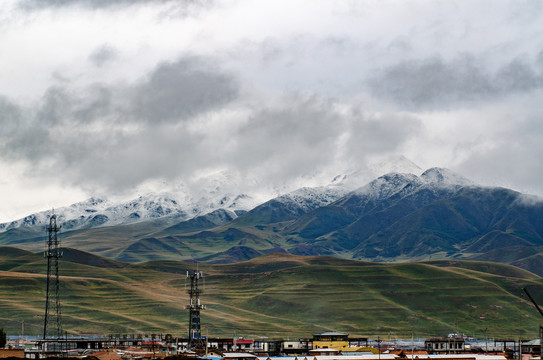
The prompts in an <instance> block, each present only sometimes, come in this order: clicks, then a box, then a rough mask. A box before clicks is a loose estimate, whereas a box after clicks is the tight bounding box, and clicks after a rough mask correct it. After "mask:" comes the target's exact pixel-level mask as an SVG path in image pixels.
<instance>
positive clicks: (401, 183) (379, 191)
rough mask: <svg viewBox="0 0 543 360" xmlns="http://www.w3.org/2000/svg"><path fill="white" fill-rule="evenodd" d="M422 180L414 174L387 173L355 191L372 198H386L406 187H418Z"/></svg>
mask: <svg viewBox="0 0 543 360" xmlns="http://www.w3.org/2000/svg"><path fill="white" fill-rule="evenodd" d="M422 184H423V182H422V180H421V179H420V178H419V177H418V176H417V175H414V174H400V173H389V174H386V175H383V176H380V177H378V178H377V179H375V180H373V181H372V182H370V183H369V184H367V185H365V186H363V187H361V188H359V189H358V190H356V191H355V193H357V194H359V195H367V196H370V197H371V198H374V199H386V198H389V197H391V196H393V195H395V194H398V193H400V192H405V191H406V190H408V189H412V188H416V187H419V186H421V185H422Z"/></svg>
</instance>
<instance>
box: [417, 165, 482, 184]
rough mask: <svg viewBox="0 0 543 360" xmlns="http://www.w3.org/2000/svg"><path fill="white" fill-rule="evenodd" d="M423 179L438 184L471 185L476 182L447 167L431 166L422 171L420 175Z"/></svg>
mask: <svg viewBox="0 0 543 360" xmlns="http://www.w3.org/2000/svg"><path fill="white" fill-rule="evenodd" d="M420 178H421V179H422V180H424V181H425V182H426V183H432V184H438V185H460V186H470V185H474V183H473V182H472V181H471V180H469V179H467V178H465V177H463V176H462V175H460V174H457V173H455V172H454V171H451V170H449V169H445V168H438V167H434V168H430V169H428V170H426V171H425V172H423V173H422V175H421V176H420Z"/></svg>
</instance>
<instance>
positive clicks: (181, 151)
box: [0, 58, 237, 190]
mask: <svg viewBox="0 0 543 360" xmlns="http://www.w3.org/2000/svg"><path fill="white" fill-rule="evenodd" d="M198 62H199V60H198V59H196V58H191V59H184V60H181V61H179V62H176V63H164V64H161V65H159V66H157V67H156V68H155V69H154V71H153V72H152V73H151V74H150V75H149V76H148V77H146V78H145V79H142V80H141V81H140V82H138V83H136V84H133V85H132V86H126V85H125V86H106V85H100V84H97V85H94V86H91V87H88V88H85V89H78V90H77V91H74V90H72V89H70V88H69V87H63V86H56V87H51V88H49V89H48V90H47V91H46V92H45V93H44V95H43V96H42V98H41V100H40V102H39V104H37V106H35V108H33V109H25V108H23V107H21V106H17V105H16V104H14V103H13V102H10V101H9V100H8V99H5V98H1V97H0V114H1V117H0V119H1V120H0V121H1V125H2V129H1V130H0V149H1V150H2V152H1V155H0V156H1V157H2V158H3V159H4V160H11V161H25V162H28V163H31V164H33V166H32V170H33V171H35V172H36V173H38V172H43V173H44V174H46V173H55V172H58V173H61V172H62V173H63V178H64V179H65V180H66V181H68V182H71V183H73V184H78V185H81V186H99V187H103V188H109V189H115V190H118V189H120V188H122V187H127V188H130V187H132V186H135V185H137V184H139V183H141V182H142V181H145V180H146V179H149V178H153V177H172V176H177V175H179V173H180V172H181V173H182V172H184V171H191V169H194V168H195V167H197V166H199V165H200V164H198V161H199V160H200V159H199V158H198V157H196V156H191V154H192V153H193V152H194V153H205V151H204V150H201V149H199V146H200V145H199V144H200V143H202V141H201V140H202V139H201V135H198V134H194V133H191V132H190V130H188V128H187V122H188V121H189V120H190V118H191V117H194V116H198V115H201V114H203V113H206V112H209V111H213V110H216V109H218V108H219V107H221V106H224V105H225V104H227V103H228V102H229V101H231V100H233V99H235V98H236V96H237V88H236V86H237V84H236V82H235V81H234V80H233V79H232V78H231V77H229V76H226V75H224V74H222V73H220V72H218V71H213V70H211V69H210V68H209V67H208V66H206V65H202V64H197V63H198ZM201 62H203V63H205V61H204V60H202V61H201ZM204 69H205V70H204ZM14 124H16V125H14Z"/></svg>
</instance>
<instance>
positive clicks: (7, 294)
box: [0, 248, 543, 337]
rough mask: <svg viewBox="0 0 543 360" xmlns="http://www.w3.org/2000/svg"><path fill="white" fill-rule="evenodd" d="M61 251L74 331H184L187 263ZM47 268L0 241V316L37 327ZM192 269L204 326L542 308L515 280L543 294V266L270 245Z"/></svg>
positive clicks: (502, 315)
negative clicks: (294, 250) (389, 258)
mask: <svg viewBox="0 0 543 360" xmlns="http://www.w3.org/2000/svg"><path fill="white" fill-rule="evenodd" d="M65 255H66V258H65V259H64V260H63V261H62V263H61V266H60V267H61V271H62V274H63V277H62V280H61V281H62V285H61V286H62V303H63V316H64V318H63V319H64V324H65V328H66V329H67V330H68V331H69V332H70V333H95V334H107V333H135V332H144V333H150V332H162V333H172V334H176V335H184V334H185V332H186V331H185V329H186V323H187V317H188V314H187V312H186V311H185V310H184V309H183V306H184V305H185V304H186V303H187V295H186V294H185V291H184V285H185V278H184V276H185V273H186V271H187V270H188V269H193V268H194V265H193V264H184V263H180V262H175V261H153V262H148V263H142V264H125V263H120V262H116V261H112V260H106V259H102V258H98V257H95V256H93V255H90V254H85V253H81V252H78V251H74V250H65ZM76 261H79V262H76ZM80 262H83V263H80ZM44 270H45V262H44V259H43V256H42V255H41V254H33V253H28V252H24V251H21V250H16V249H12V248H0V327H4V328H7V329H8V332H11V333H13V334H15V333H17V332H18V331H19V329H20V324H21V321H22V320H24V321H25V328H26V329H27V333H28V334H35V335H37V334H39V332H40V329H41V321H42V318H41V315H42V314H43V299H44V288H45V282H44V275H43V273H44ZM200 270H203V271H204V272H205V273H206V274H207V277H206V280H205V294H204V295H203V296H202V301H203V302H204V303H205V304H207V306H208V310H206V311H205V312H203V314H202V321H203V323H204V324H205V325H206V326H207V329H208V331H209V335H210V336H211V335H213V336H217V335H222V336H231V335H232V334H233V333H234V331H236V333H237V335H238V336H240V335H241V336H246V337H250V336H251V335H266V336H276V337H287V336H310V335H311V334H313V333H315V332H320V331H323V330H338V331H345V332H348V333H350V334H358V335H373V334H378V333H381V334H382V333H389V332H395V333H396V334H400V335H401V334H404V335H410V334H411V332H412V331H413V332H414V333H415V334H416V335H421V336H422V335H424V334H444V333H448V332H453V331H458V332H464V333H466V334H469V335H474V336H482V332H483V329H485V328H488V332H487V333H488V335H489V336H495V337H498V336H506V335H518V333H519V329H520V330H522V331H525V334H526V335H527V336H528V337H529V336H536V332H537V326H538V324H539V322H540V321H539V320H540V318H539V314H537V312H536V311H535V309H534V308H533V306H532V305H531V303H529V302H528V301H527V300H526V299H524V298H522V297H521V296H520V287H521V286H527V287H528V288H529V289H530V291H531V293H532V294H533V296H534V297H535V298H536V299H543V282H542V279H541V278H540V277H538V276H536V275H534V274H532V273H529V272H526V271H523V270H520V269H518V268H514V267H510V266H507V265H502V264H493V263H482V262H465V261H436V262H427V263H395V264H383V263H368V262H358V261H352V260H342V259H338V258H330V257H296V256H292V255H284V254H274V255H270V256H266V257H261V258H257V259H253V260H251V261H248V262H244V263H237V264H229V265H201V266H200ZM481 316H483V317H484V320H482V319H481V318H480V317H481Z"/></svg>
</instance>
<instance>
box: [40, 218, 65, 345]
mask: <svg viewBox="0 0 543 360" xmlns="http://www.w3.org/2000/svg"><path fill="white" fill-rule="evenodd" d="M59 231H60V226H57V216H56V215H55V214H54V213H53V215H51V218H50V219H49V226H48V227H47V233H48V234H49V238H48V240H47V250H46V251H45V254H44V255H45V257H46V258H47V290H46V298H45V315H44V318H43V340H46V339H48V338H49V339H55V340H58V341H60V340H61V339H62V335H63V334H62V317H61V314H60V281H59V274H58V259H59V258H60V257H61V256H62V252H61V250H60V240H59V239H58V237H57V234H58V232H59Z"/></svg>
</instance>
